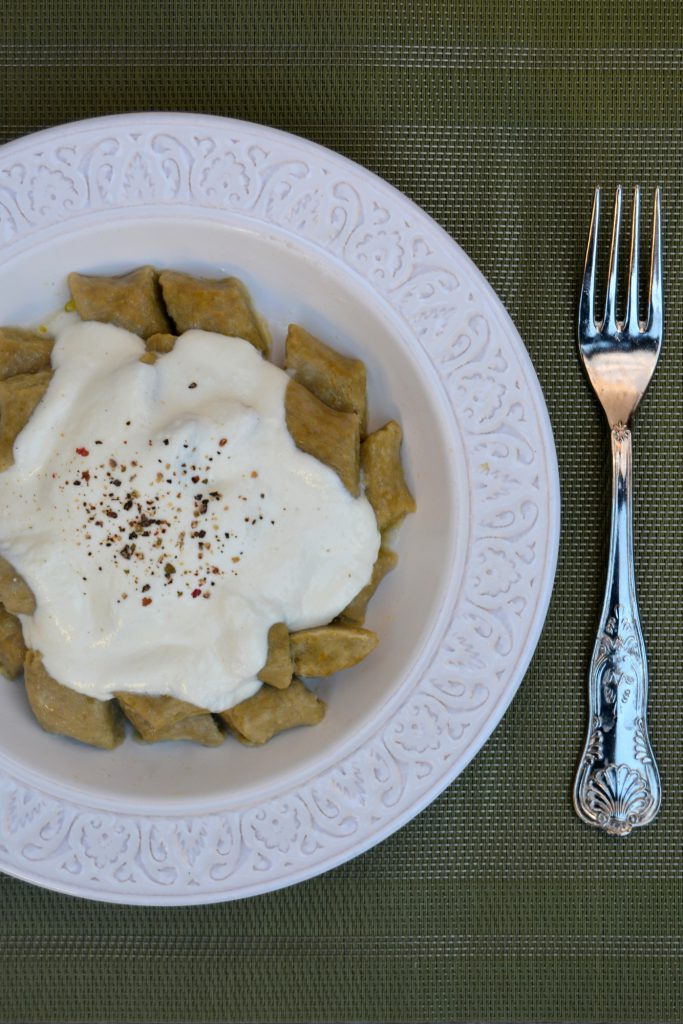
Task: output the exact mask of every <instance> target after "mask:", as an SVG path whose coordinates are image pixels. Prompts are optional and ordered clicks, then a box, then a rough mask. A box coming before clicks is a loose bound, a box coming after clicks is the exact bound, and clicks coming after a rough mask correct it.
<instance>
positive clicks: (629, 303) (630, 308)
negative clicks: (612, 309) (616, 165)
mask: <svg viewBox="0 0 683 1024" xmlns="http://www.w3.org/2000/svg"><path fill="white" fill-rule="evenodd" d="M639 245H640V187H639V186H638V185H636V187H635V188H634V189H633V213H632V216H631V253H630V256H629V270H628V294H627V296H626V317H625V320H624V323H625V326H626V329H627V331H628V333H629V334H631V335H636V334H637V333H638V331H639V330H640V319H639V316H638V249H639Z"/></svg>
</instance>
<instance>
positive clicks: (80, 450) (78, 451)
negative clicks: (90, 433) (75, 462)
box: [76, 448, 90, 456]
mask: <svg viewBox="0 0 683 1024" xmlns="http://www.w3.org/2000/svg"><path fill="white" fill-rule="evenodd" d="M76 455H83V456H85V455H90V452H89V451H88V449H87V448H77V449H76Z"/></svg>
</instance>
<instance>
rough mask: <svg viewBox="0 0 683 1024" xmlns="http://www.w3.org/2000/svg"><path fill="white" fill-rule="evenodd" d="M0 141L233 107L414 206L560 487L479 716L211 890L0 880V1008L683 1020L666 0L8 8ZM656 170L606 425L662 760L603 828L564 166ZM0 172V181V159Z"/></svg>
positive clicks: (673, 143) (672, 188)
mask: <svg viewBox="0 0 683 1024" xmlns="http://www.w3.org/2000/svg"><path fill="white" fill-rule="evenodd" d="M1 24H2V30H1V32H0V68H1V69H2V79H1V84H2V89H1V91H0V96H1V100H0V141H8V140H10V139H12V138H14V137H16V136H18V135H21V134H24V133H26V132H30V131H34V130H37V129H40V128H43V127H47V126H49V125H52V124H56V123H60V122H64V121H70V120H73V119H76V118H81V117H88V116H94V115H99V114H104V113H112V112H121V111H127V110H145V109H167V110H174V109H176V110H198V111H205V112H210V113H214V114H223V115H229V116H233V117H241V118H245V119H247V120H254V121H263V122H265V123H266V124H271V125H275V126H277V127H280V128H283V129H286V130H289V131H293V132H296V133H299V134H301V135H304V136H306V137H308V138H311V139H314V140H315V141H317V142H320V143H322V144H323V145H326V146H329V147H331V148H333V149H336V150H338V151H340V152H342V153H344V154H346V155H347V156H349V157H351V158H352V159H354V160H357V161H359V162H360V163H362V164H364V165H365V166H367V167H370V168H371V169H372V170H374V171H376V172H377V173H378V174H380V175H382V176H383V177H384V178H386V179H388V180H389V181H390V182H392V183H393V184H394V185H396V186H398V188H400V189H402V190H403V191H404V192H406V193H407V194H408V195H409V196H411V197H412V198H413V199H415V200H416V201H417V202H418V203H419V204H420V205H422V206H423V207H424V208H425V209H426V210H427V211H428V212H429V213H430V214H431V215H432V216H433V217H435V218H436V220H437V221H439V222H440V223H441V224H442V225H443V226H444V227H445V228H446V230H447V231H449V232H450V233H451V234H452V235H453V237H454V238H456V239H457V240H458V241H459V242H460V243H461V245H462V246H463V247H464V248H465V250H466V251H467V252H468V253H469V254H470V255H471V256H472V257H473V259H474V260H475V261H476V262H477V264H478V265H479V267H480V268H481V269H482V271H483V272H484V273H485V274H486V276H487V277H488V279H489V280H490V282H491V283H492V285H493V287H494V288H495V289H496V291H497V292H498V294H499V296H500V297H501V298H502V300H503V302H504V303H505V304H506V306H507V308H508V309H509V311H510V313H511V315H512V317H513V319H514V321H515V323H516V324H517V326H518V328H519V330H520V332H521V334H522V336H523V338H524V339H525V341H526V343H527V345H528V347H529V351H530V353H531V356H532V358H533V361H534V364H535V366H536V369H537V371H538V374H539V377H540V380H541V384H542V386H543V389H544V392H545V395H546V399H547V402H548V406H549V409H550V415H551V418H552V422H553V426H554V429H555V435H556V441H557V449H558V457H559V463H560V472H561V477H562V488H563V516H564V519H563V530H562V545H561V550H560V559H559V570H558V577H557V586H556V589H555V594H554V597H553V601H552V605H551V608H550V614H549V618H548V622H547V625H546V629H545V632H544V634H543V638H542V641H541V644H540V647H539V649H538V652H537V655H536V657H535V659H534V662H533V664H532V667H531V669H530V671H529V673H528V676H527V678H526V680H525V682H524V684H523V686H522V688H521V690H520V692H519V695H518V696H517V698H516V700H515V702H514V704H513V706H512V708H511V710H510V711H509V713H508V714H507V715H506V717H505V719H504V721H503V723H502V725H501V726H500V728H499V729H498V730H497V732H496V734H495V735H494V737H493V738H492V740H491V741H490V742H489V743H488V744H487V745H486V747H485V749H484V750H483V752H482V753H481V754H480V756H479V757H478V758H477V759H476V761H475V762H474V763H473V764H472V765H471V766H470V767H469V769H468V770H467V771H466V772H465V773H464V775H463V776H462V777H461V778H460V779H459V780H458V781H457V782H456V783H455V784H454V785H453V786H451V787H450V789H449V790H448V791H447V792H446V793H444V794H443V796H442V797H441V798H440V799H439V800H437V801H436V803H434V804H433V805H432V806H431V807H430V808H428V809H427V810H426V811H425V812H424V813H423V814H421V815H420V816H419V818H417V820H415V821H414V822H413V823H412V824H410V825H409V826H407V827H406V828H404V829H403V830H402V831H401V832H400V833H398V834H397V835H395V836H393V837H392V838H390V839H389V840H387V841H386V842H385V843H383V844H382V845H381V846H379V847H378V848H376V849H374V850H372V851H370V852H369V853H368V854H366V855H365V856H363V857H361V858H359V859H357V860H355V861H354V862H353V863H351V864H348V865H346V866H344V867H342V868H340V869H338V870H336V871H333V872H331V873H329V874H327V875H325V876H323V877H321V878H318V879H315V880H313V881H311V882H307V883H305V884H303V885H300V886H298V887H295V888H293V889H289V890H286V891H283V892H279V893H275V894H272V895H269V896H263V897H259V898H257V899H252V900H247V901H244V902H241V903H237V904H225V905H219V906H213V907H199V908H188V909H177V910H154V909H144V908H142V909H140V908H125V907H109V906H102V905H99V904H95V903H87V902H82V901H78V900H75V899H71V898H68V897H64V896H59V895H55V894H52V893H49V892H43V891H41V890H38V889H35V888H32V887H31V886H28V885H25V884H22V883H21V882H18V881H15V880H13V879H10V878H7V877H0V965H1V967H0V1019H1V1020H2V1021H12V1022H14V1021H27V1022H28V1021H207V1022H208V1021H263V1022H265V1021H268V1022H270V1021H434V1022H436V1021H515V1022H516V1021H520V1022H521V1021H577V1022H578V1021H591V1022H598V1021H609V1022H612V1021H615V1022H616V1021H632V1022H640V1021H643V1022H645V1021H649V1022H653V1024H659V1022H664V1021H680V1020H682V1019H683V974H682V972H681V953H682V952H683V924H682V921H681V901H682V899H683V872H682V870H681V869H682V867H683V863H682V862H683V856H682V851H683V814H682V812H683V791H682V786H681V781H682V770H683V752H682V751H681V744H680V737H681V724H682V723H681V717H682V714H683V702H682V701H681V699H680V681H681V675H682V674H681V661H682V655H681V644H680V639H679V636H680V627H681V614H682V612H683V576H682V575H681V560H680V552H681V550H682V548H683V543H682V542H683V536H682V527H681V522H682V520H681V516H680V513H679V505H680V499H679V494H680V484H679V478H680V468H679V467H680V453H679V444H680V442H679V438H680V436H681V427H682V423H681V404H680V397H679V396H680V383H681V373H682V370H683V367H682V365H681V344H680V337H679V335H680V321H681V314H682V312H683V288H682V286H681V283H680V282H681V274H682V272H683V251H682V243H681V238H682V234H681V219H682V217H683V196H682V195H681V186H680V177H679V167H680V163H681V158H682V157H683V123H682V120H681V88H682V86H683V48H682V44H683V8H682V7H681V6H680V5H679V4H678V3H676V2H674V0H671V2H665V0H661V2H637V0H632V2H622V3H620V4H615V3H613V2H611V0H604V2H601V0H585V2H576V3H573V2H562V0H538V2H536V0H518V2H513V0H492V2H490V3H481V2H478V0H469V2H462V3H454V2H453V3H446V2H445V0H444V2H437V0H433V2H428V0H412V2H410V3H409V2H407V0H390V2H383V3H377V4H370V5H368V4H367V0H358V2H338V3H332V2H327V0H325V2H322V0H309V2H306V0H299V2H298V3H287V2H285V3H284V4H282V5H277V4H274V3H271V2H270V0H269V2H265V0H258V2H256V3H254V2H252V3H242V4H237V3H234V2H223V3H220V2H217V0H195V2H194V3H193V4H187V5H183V4H178V5H176V6H171V5H170V4H169V5H166V4H164V5H159V4H155V3H152V2H151V0H148V2H145V0H126V2H124V3H116V4H112V5H109V6H107V5H101V4H93V3H91V2H85V0H61V2H53V3H50V2H49V0H33V2H31V0H25V2H23V3H19V4H17V5H14V6H13V7H12V8H10V5H9V4H5V5H3V17H2V22H1ZM618 180H621V181H623V183H624V184H625V185H631V184H633V183H634V182H640V184H641V185H642V186H644V188H645V189H646V191H647V193H648V195H651V192H652V188H653V186H654V184H655V183H657V182H660V183H661V184H662V186H663V189H664V218H665V220H664V223H665V269H666V282H667V287H666V291H667V300H668V308H667V328H668V334H667V340H666V345H665V353H664V357H663V360H662V362H661V364H660V368H659V370H658V372H657V377H656V382H655V385H654V386H653V388H652V390H651V391H650V392H649V393H648V397H647V400H646V402H645V405H644V407H643V409H642V412H641V414H640V416H639V419H638V422H637V430H636V439H635V442H636V468H635V476H636V515H637V527H636V546H637V563H638V570H639V575H640V597H641V608H642V613H643V619H644V628H645V633H646V638H647V641H648V644H649V652H650V668H651V677H652V700H651V725H652V730H653V735H654V738H655V743H656V750H657V755H658V759H659V762H660V768H661V772H662V776H663V780H664V802H663V807H662V812H661V816H660V818H659V819H658V821H657V823H656V824H655V825H654V826H653V827H651V828H649V829H648V830H646V831H643V832H642V833H638V834H635V835H633V836H632V837H631V838H630V839H628V840H627V841H623V842H619V841H610V840H608V839H606V838H605V837H603V836H602V835H600V834H597V833H596V832H594V831H591V830H589V829H587V828H585V827H583V826H582V825H581V824H579V822H578V821H577V820H576V819H575V817H574V815H573V813H572V810H571V803H570V788H571V779H572V775H573V772H574V768H575V764H576V760H577V756H578V753H579V750H580V747H581V744H582V741H583V734H584V708H585V696H584V690H585V677H586V672H587V667H588V660H589V656H590V649H591V643H592V635H593V631H594V629H595V626H596V623H597V615H598V610H599V599H600V588H601V576H602V567H603V565H604V557H605V544H606V524H607V514H608V469H609V448H608V440H607V435H606V432H605V430H604V429H603V424H602V420H601V416H600V414H599V411H598V409H597V406H596V403H595V401H594V400H593V398H592V396H591V395H590V394H589V392H588V389H587V387H586V385H585V383H584V381H583V378H582V376H581V374H580V372H579V366H578V361H577V357H576V352H575V347H574V319H575V303H576V294H577V285H578V279H579V262H580V257H581V252H582V249H583V245H584V241H585V238H584V236H585V232H586V227H587V220H588V216H589V204H590V199H591V194H592V189H593V186H594V184H595V183H596V182H597V181H601V182H602V183H604V184H605V185H607V186H613V185H614V184H616V183H617V181H618ZM0 184H1V183H0Z"/></svg>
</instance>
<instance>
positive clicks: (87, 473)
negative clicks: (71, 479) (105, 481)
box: [81, 469, 90, 484]
mask: <svg viewBox="0 0 683 1024" xmlns="http://www.w3.org/2000/svg"><path fill="white" fill-rule="evenodd" d="M81 477H82V478H83V479H84V480H85V482H86V484H87V483H88V481H89V480H90V473H89V472H88V470H87V469H85V470H83V472H82V473H81Z"/></svg>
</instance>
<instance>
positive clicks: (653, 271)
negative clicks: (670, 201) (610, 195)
mask: <svg viewBox="0 0 683 1024" xmlns="http://www.w3.org/2000/svg"><path fill="white" fill-rule="evenodd" d="M663 324H664V295H663V291H662V197H661V190H660V188H659V186H657V188H656V189H655V212H654V218H653V221H652V254H651V257H650V299H649V302H648V311H647V327H646V330H647V333H648V334H651V335H653V337H655V338H659V339H660V340H661V337H662V327H663Z"/></svg>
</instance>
